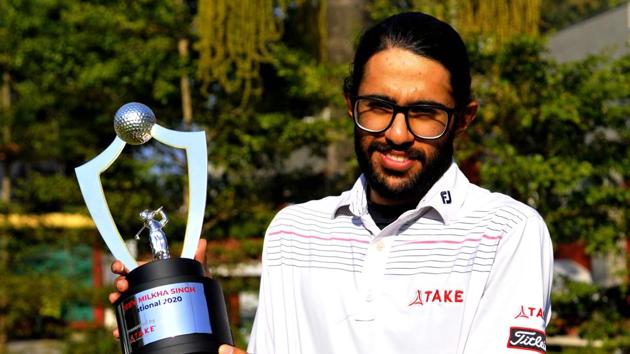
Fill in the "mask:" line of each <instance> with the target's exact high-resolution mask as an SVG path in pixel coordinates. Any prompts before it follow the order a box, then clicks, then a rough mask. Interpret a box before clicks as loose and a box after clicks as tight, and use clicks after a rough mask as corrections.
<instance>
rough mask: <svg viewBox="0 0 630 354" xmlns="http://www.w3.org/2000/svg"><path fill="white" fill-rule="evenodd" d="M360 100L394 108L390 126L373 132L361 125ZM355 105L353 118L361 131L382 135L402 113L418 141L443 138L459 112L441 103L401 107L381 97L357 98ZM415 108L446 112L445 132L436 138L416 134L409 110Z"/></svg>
mask: <svg viewBox="0 0 630 354" xmlns="http://www.w3.org/2000/svg"><path fill="white" fill-rule="evenodd" d="M360 99H368V100H372V101H376V102H380V103H384V104H387V105H389V106H391V107H392V108H393V112H392V117H391V118H390V119H389V124H387V126H385V128H383V129H380V130H373V129H367V128H365V127H363V126H362V125H361V124H359V122H358V118H357V116H358V112H357V109H358V107H357V106H358V102H359V100H360ZM352 100H353V103H352V118H353V120H354V124H355V125H356V126H357V127H359V129H361V130H363V131H366V132H368V133H375V134H379V133H382V132H384V131H386V130H387V129H389V127H391V126H392V123H393V122H394V118H396V115H397V114H398V113H402V114H403V115H404V116H405V123H406V124H407V130H409V131H410V132H411V134H413V136H415V137H416V138H418V139H424V140H435V139H439V138H441V137H442V136H443V135H444V133H446V131H447V130H448V125H449V124H450V123H451V118H452V117H453V115H454V114H455V112H457V109H456V108H449V107H446V106H445V105H442V104H439V103H420V104H412V105H408V106H399V105H397V104H396V103H394V102H392V101H389V100H384V99H382V98H380V97H374V96H355V97H354V98H353V99H352ZM414 107H421V108H432V109H439V110H442V111H444V112H446V124H445V125H444V130H443V131H442V133H440V134H439V135H436V136H431V137H425V136H420V135H418V134H416V133H415V132H414V131H413V129H411V125H410V124H409V110H410V109H412V108H414Z"/></svg>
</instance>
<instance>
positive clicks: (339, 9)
mask: <svg viewBox="0 0 630 354" xmlns="http://www.w3.org/2000/svg"><path fill="white" fill-rule="evenodd" d="M366 5H367V0H327V6H328V8H327V9H326V17H327V26H326V30H327V38H326V39H325V40H326V48H325V50H326V51H327V53H326V54H327V55H326V58H327V59H328V62H329V63H331V64H342V65H343V64H345V65H349V64H350V63H351V62H352V60H353V57H354V43H355V39H356V38H357V36H358V35H359V34H360V33H361V31H362V30H363V28H364V27H365V25H366V24H367V18H368V16H367V13H366V11H365V7H366ZM339 85H341V83H339ZM322 115H323V116H324V118H325V119H326V118H329V117H330V118H332V119H339V118H342V119H345V118H346V115H347V113H346V110H345V109H339V108H336V107H327V108H325V109H324V111H323V114H322ZM353 151H354V148H353V145H352V138H351V137H343V138H342V137H340V138H339V141H336V142H333V143H332V144H330V145H329V146H328V150H327V163H326V176H328V178H329V179H331V182H332V180H334V179H335V178H336V177H337V176H339V175H341V174H343V173H344V171H345V169H346V168H347V167H346V166H347V161H348V160H349V159H351V158H352V154H353Z"/></svg>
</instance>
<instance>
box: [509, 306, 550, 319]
mask: <svg viewBox="0 0 630 354" xmlns="http://www.w3.org/2000/svg"><path fill="white" fill-rule="evenodd" d="M530 317H538V318H542V319H544V315H543V310H542V309H541V308H540V307H525V306H523V305H521V309H520V311H519V312H518V313H517V314H516V316H514V319H517V318H530Z"/></svg>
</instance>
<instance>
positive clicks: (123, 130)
mask: <svg viewBox="0 0 630 354" xmlns="http://www.w3.org/2000/svg"><path fill="white" fill-rule="evenodd" d="M114 130H115V131H116V135H117V136H116V137H115V138H114V141H113V142H112V143H111V144H110V145H109V146H108V147H107V148H106V149H105V150H104V151H103V152H102V153H101V154H99V155H98V156H96V157H95V158H93V159H92V160H90V161H88V162H87V163H85V164H83V165H82V166H79V167H77V168H76V169H75V171H76V174H77V179H78V181H79V186H80V188H81V193H82V194H83V198H84V200H85V203H86V205H87V208H88V210H89V212H90V215H91V216H92V219H93V220H94V223H95V224H96V227H97V229H98V231H99V233H100V234H101V237H102V238H103V240H104V241H105V243H106V244H107V247H108V248H109V250H110V251H111V252H112V254H113V255H114V257H116V258H117V259H119V260H120V261H122V262H123V264H124V265H125V266H126V267H127V269H129V271H130V272H129V274H128V275H127V281H128V282H129V289H128V290H127V291H126V292H124V293H123V294H122V295H121V296H120V298H119V299H118V301H116V303H115V304H114V307H115V311H116V320H117V323H118V330H119V333H120V339H121V345H122V352H123V353H124V354H149V353H151V354H167V353H213V354H214V353H217V352H218V348H219V346H220V345H221V344H232V343H233V342H232V336H231V333H230V327H229V323H228V318H227V312H226V308H225V300H224V298H223V292H222V290H221V287H220V285H219V283H218V282H217V281H216V280H214V279H211V278H208V277H206V276H204V270H203V266H202V265H201V263H199V262H197V261H196V260H194V254H195V250H196V247H197V243H198V241H199V237H200V235H201V226H202V224H203V216H204V210H205V203H206V188H207V171H208V160H207V148H206V137H205V132H180V131H175V130H170V129H166V128H164V127H162V126H160V125H159V124H157V122H156V119H155V115H154V114H153V112H152V111H151V109H150V108H149V107H147V106H145V105H143V104H141V103H136V102H132V103H127V104H125V105H123V106H122V107H120V109H119V110H118V111H117V112H116V115H115V117H114ZM151 138H155V139H156V140H157V141H159V142H161V143H163V144H165V145H168V146H171V147H175V148H180V149H185V150H186V158H187V160H188V161H187V165H188V193H189V195H188V200H189V205H188V218H187V224H186V232H185V235H184V245H183V250H182V254H181V257H180V258H171V254H170V251H169V247H168V243H167V237H166V233H165V232H164V227H165V225H166V223H167V222H168V217H167V216H166V213H165V212H164V209H163V208H162V207H159V208H158V209H156V210H149V209H146V210H144V211H142V212H140V220H141V221H142V228H141V229H140V231H138V233H137V234H136V238H139V237H141V235H142V232H143V231H144V230H145V229H148V232H149V241H150V245H151V251H152V253H153V259H154V260H153V261H152V262H149V263H146V264H144V265H141V266H138V263H137V262H136V260H135V259H134V258H133V257H132V256H131V254H130V253H129V250H128V249H127V247H126V245H125V241H124V239H123V238H122V236H121V235H120V232H119V231H118V228H117V227H116V223H115V222H114V220H113V218H112V215H111V212H110V210H109V206H108V205H107V201H106V198H105V194H104V192H103V187H102V184H101V180H100V174H101V173H102V172H104V171H105V170H106V169H107V168H108V167H109V166H111V164H112V163H114V161H115V160H116V159H117V158H118V156H120V154H121V152H122V150H123V148H124V147H125V145H126V144H130V145H140V144H144V143H146V142H147V141H149V140H150V139H151Z"/></svg>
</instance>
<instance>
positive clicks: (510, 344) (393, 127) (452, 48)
mask: <svg viewBox="0 0 630 354" xmlns="http://www.w3.org/2000/svg"><path fill="white" fill-rule="evenodd" d="M344 93H345V98H346V103H347V107H348V114H349V115H350V116H351V117H352V118H353V119H354V122H355V131H354V139H355V150H356V154H357V158H358V161H359V165H360V167H361V171H362V172H363V175H362V176H361V177H360V178H359V179H358V180H357V181H356V183H355V184H354V186H353V187H352V189H351V190H349V191H346V192H344V193H342V194H341V195H340V196H335V197H328V198H324V199H321V200H315V201H311V202H307V203H304V204H299V205H293V206H290V207H287V208H285V209H283V210H281V211H280V212H279V213H278V215H277V216H276V217H275V218H274V220H273V221H272V222H271V224H270V226H269V228H268V230H267V233H266V236H265V246H264V250H263V255H262V262H263V274H262V278H261V288H260V301H259V307H258V311H257V314H256V319H255V323H254V328H253V329H252V335H251V340H250V345H249V348H248V352H250V353H256V354H258V353H275V354H280V353H305V354H306V353H357V354H358V353H420V352H423V353H519V352H524V351H528V350H529V351H537V352H540V353H544V352H545V349H546V347H545V327H546V325H547V323H548V321H549V319H550V315H551V305H550V301H549V297H550V289H551V272H552V263H553V255H552V247H551V242H550V239H549V234H548V231H547V228H546V226H545V224H544V221H543V220H542V219H541V217H540V216H539V215H538V213H537V212H536V211H535V210H533V209H531V208H530V207H528V206H526V205H524V204H522V203H520V202H517V201H515V200H513V199H511V198H510V197H507V196H505V195H503V194H499V193H491V192H489V191H487V190H485V189H482V188H479V187H477V186H475V185H472V184H470V183H469V182H468V180H467V179H466V177H465V176H464V175H463V174H462V172H461V171H460V170H459V168H458V167H457V164H456V163H455V162H454V161H453V141H454V139H455V136H456V135H458V134H459V133H461V132H463V131H464V130H465V129H466V127H467V126H468V125H469V124H470V123H471V122H472V121H473V120H474V118H475V115H476V111H477V103H476V102H475V101H474V100H472V99H471V94H470V68H469V63H468V57H467V53H466V49H465V47H464V44H463V42H462V40H461V38H460V37H459V35H458V34H457V33H456V32H455V31H454V30H453V29H452V28H451V27H450V26H449V25H447V24H446V23H443V22H441V21H439V20H436V19H435V18H433V17H430V16H428V15H425V14H421V13H404V14H400V15H396V16H393V17H390V18H388V19H385V20H384V21H382V22H380V23H378V24H377V25H376V26H374V27H373V28H371V29H369V30H368V31H367V32H365V33H364V34H363V36H362V37H361V40H360V42H359V46H358V48H357V52H356V56H355V60H354V63H353V69H352V73H351V75H350V76H349V77H348V78H347V79H346V81H345V84H344ZM201 253H203V252H201ZM118 267H120V264H118ZM120 269H122V268H120ZM120 269H119V270H120ZM122 283H123V286H119V290H124V281H122ZM117 285H118V284H117ZM115 297H116V295H114V298H115ZM232 351H234V353H242V351H240V350H238V349H235V348H231V347H227V346H224V347H222V349H221V353H230V352H232Z"/></svg>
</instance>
